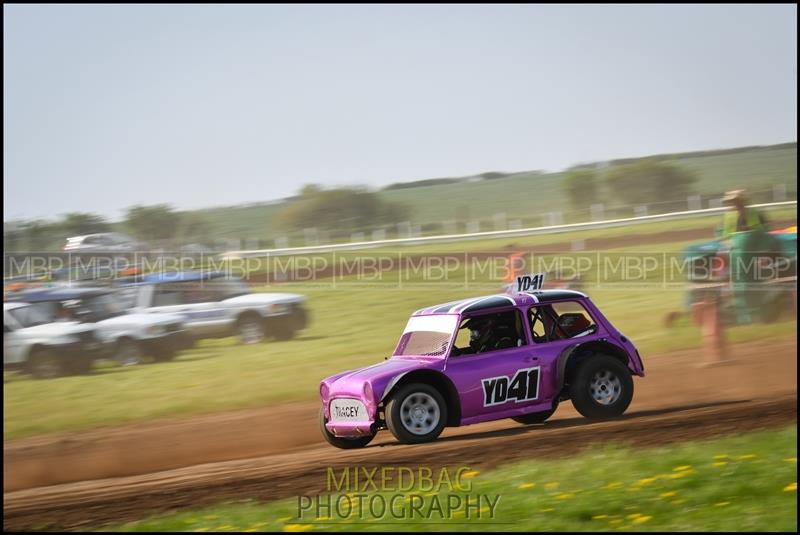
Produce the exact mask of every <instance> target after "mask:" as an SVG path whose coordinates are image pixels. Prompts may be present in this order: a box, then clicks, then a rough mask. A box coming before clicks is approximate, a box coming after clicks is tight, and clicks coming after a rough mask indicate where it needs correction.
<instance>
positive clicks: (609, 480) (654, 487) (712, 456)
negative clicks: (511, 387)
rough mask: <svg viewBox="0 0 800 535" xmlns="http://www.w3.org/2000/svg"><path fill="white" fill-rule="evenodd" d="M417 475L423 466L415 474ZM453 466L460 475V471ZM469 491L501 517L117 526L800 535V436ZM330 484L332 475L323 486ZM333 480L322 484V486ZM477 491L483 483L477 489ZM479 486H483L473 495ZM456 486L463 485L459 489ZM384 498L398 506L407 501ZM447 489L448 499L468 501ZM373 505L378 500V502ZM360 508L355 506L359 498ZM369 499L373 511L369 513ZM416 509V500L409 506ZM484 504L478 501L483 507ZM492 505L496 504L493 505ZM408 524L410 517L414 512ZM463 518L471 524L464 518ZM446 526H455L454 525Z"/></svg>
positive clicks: (243, 507)
mask: <svg viewBox="0 0 800 535" xmlns="http://www.w3.org/2000/svg"><path fill="white" fill-rule="evenodd" d="M411 468H412V469H413V468H416V467H411ZM456 470H457V467H452V469H451V470H450V473H456ZM465 475H471V476H473V477H471V478H470V479H462V480H461V481H460V483H461V484H463V487H462V489H463V488H465V487H466V489H465V490H466V491H467V492H468V493H469V494H471V495H472V499H473V500H474V499H475V496H476V495H484V496H487V497H489V498H490V499H491V500H492V501H493V502H494V500H496V497H497V496H499V497H500V499H499V501H497V504H496V507H495V508H494V515H493V518H492V517H490V516H489V515H490V514H491V509H490V508H488V507H485V508H484V509H483V511H482V512H481V516H482V518H481V519H476V518H474V515H475V510H474V509H473V510H472V511H471V515H473V518H471V520H468V519H467V518H466V515H465V513H464V510H463V508H462V509H459V508H456V509H455V511H453V512H452V513H447V512H445V513H444V514H443V515H433V516H432V517H431V518H432V521H435V522H443V524H436V525H432V524H430V523H427V522H425V521H421V520H419V519H418V517H417V518H415V519H409V518H406V519H403V520H395V519H393V518H392V517H391V515H384V516H381V515H380V513H379V511H376V513H378V514H375V515H373V514H370V513H369V511H368V508H367V510H365V511H364V513H363V514H359V510H358V509H357V508H356V509H354V514H352V515H351V516H349V517H348V516H339V515H338V514H337V513H336V511H335V509H334V510H333V511H332V514H331V515H330V516H327V515H326V517H324V518H322V517H318V516H316V514H315V513H314V511H307V510H306V511H303V512H302V513H300V512H299V510H298V503H299V501H298V499H297V498H294V499H287V500H281V501H278V502H272V503H258V502H255V501H252V500H244V501H243V502H239V503H228V504H223V505H218V506H215V507H209V508H205V509H198V510H194V511H188V512H181V513H177V514H171V515H166V516H156V517H153V518H149V519H145V520H141V521H137V522H131V523H128V524H124V525H121V526H115V527H113V528H112V529H113V530H115V531H116V530H120V531H322V530H325V531H333V530H335V531H343V530H347V531H392V530H398V531H399V530H410V531H440V530H441V531H481V530H492V531H563V532H570V531H606V530H609V531H610V530H615V531H616V530H620V531H790V532H793V531H795V530H796V529H797V501H796V500H797V490H796V488H797V426H796V425H793V426H790V427H787V428H784V429H782V430H776V431H765V432H758V433H750V434H746V435H742V436H738V437H729V438H722V439H714V440H708V441H698V442H688V443H682V444H677V445H672V446H668V447H661V448H654V449H628V448H622V447H616V446H613V445H609V446H606V447H600V448H595V449H593V450H592V451H591V452H589V453H584V454H581V455H579V456H576V457H574V458H569V459H559V460H529V461H524V462H521V463H517V464H513V465H507V466H502V467H500V468H498V469H496V470H492V471H489V472H486V473H477V471H470V472H466V474H465ZM322 478H324V476H322V475H321V479H322ZM323 484H324V480H321V481H320V485H323ZM470 484H471V485H470ZM468 485H470V486H471V488H470V487H469V486H468ZM454 486H458V485H457V484H456V483H454ZM380 490H383V491H384V492H383V494H382V495H383V497H384V499H386V500H387V501H388V500H389V499H391V497H392V496H394V495H397V494H401V495H403V497H404V498H405V497H406V496H409V495H411V494H417V495H420V496H422V500H425V501H424V502H423V503H424V504H426V506H425V507H423V509H422V510H423V511H425V510H427V509H428V507H429V506H430V504H431V500H433V499H434V496H433V493H427V492H419V491H406V492H403V491H402V490H400V489H397V487H396V486H395V487H392V488H388V489H380ZM464 494H465V493H464V492H463V491H462V490H459V489H456V490H455V492H453V491H452V488H451V487H448V486H446V485H445V486H444V487H442V488H441V490H440V492H439V494H438V495H436V496H435V498H436V499H439V500H441V501H443V502H444V503H446V502H447V500H448V496H449V495H455V496H460V497H462V500H463V497H464ZM369 495H370V496H373V494H369ZM353 497H354V498H355V496H353ZM367 500H369V498H366V500H365V502H364V503H369V502H368V501H367ZM401 503H404V502H401ZM453 503H455V501H454V502H453ZM473 503H474V502H473ZM484 503H485V502H484ZM399 511H400V512H399V513H398V516H400V515H401V514H406V515H410V512H409V510H408V509H400V510H399ZM459 512H460V513H461V514H459ZM442 517H444V519H442Z"/></svg>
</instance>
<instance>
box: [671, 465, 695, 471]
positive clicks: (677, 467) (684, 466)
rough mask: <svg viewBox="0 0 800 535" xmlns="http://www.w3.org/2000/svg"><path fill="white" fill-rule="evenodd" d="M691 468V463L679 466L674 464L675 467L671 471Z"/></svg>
mask: <svg viewBox="0 0 800 535" xmlns="http://www.w3.org/2000/svg"><path fill="white" fill-rule="evenodd" d="M691 469H692V467H691V465H688V464H684V465H681V466H676V467H675V468H673V469H672V471H673V472H685V471H686V470H691Z"/></svg>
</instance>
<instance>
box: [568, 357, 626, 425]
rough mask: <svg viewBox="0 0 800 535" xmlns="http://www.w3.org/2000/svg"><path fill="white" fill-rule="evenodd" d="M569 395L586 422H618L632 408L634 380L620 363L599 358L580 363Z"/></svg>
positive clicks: (610, 358) (610, 359)
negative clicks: (586, 419)
mask: <svg viewBox="0 0 800 535" xmlns="http://www.w3.org/2000/svg"><path fill="white" fill-rule="evenodd" d="M569 395H570V398H571V399H572V404H573V405H574V406H575V409H576V410H577V411H578V412H579V413H581V414H582V415H583V416H585V417H586V418H591V419H596V420H604V419H608V418H615V417H617V416H620V415H622V414H623V413H624V412H625V410H626V409H627V408H628V405H630V404H631V400H632V399H633V377H632V376H631V372H630V370H629V369H628V367H627V366H625V365H624V364H623V363H622V362H620V361H619V360H617V359H615V358H614V357H611V356H608V355H602V354H595V355H592V356H590V357H588V358H586V359H585V360H583V361H582V362H580V364H579V365H578V368H577V369H576V370H575V372H574V374H572V377H570V381H569Z"/></svg>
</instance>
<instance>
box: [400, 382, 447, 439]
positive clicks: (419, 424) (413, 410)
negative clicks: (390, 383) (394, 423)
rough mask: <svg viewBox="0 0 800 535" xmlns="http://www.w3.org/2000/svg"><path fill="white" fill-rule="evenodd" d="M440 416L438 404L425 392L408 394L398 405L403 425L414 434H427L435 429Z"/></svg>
mask: <svg viewBox="0 0 800 535" xmlns="http://www.w3.org/2000/svg"><path fill="white" fill-rule="evenodd" d="M440 417H441V411H440V410H439V404H438V403H437V402H436V400H435V399H433V396H431V395H430V394H426V393H425V392H414V393H413V394H409V395H408V396H406V399H404V400H403V403H402V404H401V405H400V420H401V421H402V422H403V427H405V428H406V430H408V432H409V433H412V434H414V435H427V434H428V433H430V432H431V431H433V430H434V429H436V426H437V425H439V418H440Z"/></svg>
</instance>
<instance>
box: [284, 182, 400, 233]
mask: <svg viewBox="0 0 800 535" xmlns="http://www.w3.org/2000/svg"><path fill="white" fill-rule="evenodd" d="M408 217H409V210H408V207H407V206H406V205H403V204H398V203H393V202H388V201H384V200H383V199H381V198H380V197H378V195H377V194H375V193H374V192H372V191H369V190H368V189H366V188H364V187H340V188H331V189H323V188H322V187H320V186H318V185H316V184H310V185H307V186H304V187H303V189H302V190H301V191H300V194H299V195H298V196H297V197H294V200H293V201H291V202H290V203H289V204H288V205H287V206H286V207H285V208H283V209H282V210H281V211H280V212H278V213H277V214H276V216H275V223H276V224H277V226H279V227H282V228H284V229H303V228H320V229H335V230H339V231H346V232H350V231H354V230H365V229H369V228H371V227H375V226H380V225H387V224H393V223H397V222H400V221H405V220H407V219H408Z"/></svg>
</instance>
